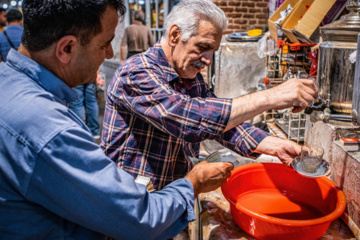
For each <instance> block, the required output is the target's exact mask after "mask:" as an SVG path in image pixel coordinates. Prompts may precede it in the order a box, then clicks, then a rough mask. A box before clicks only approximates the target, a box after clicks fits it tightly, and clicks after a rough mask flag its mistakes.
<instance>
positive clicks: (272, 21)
mask: <svg viewBox="0 0 360 240" xmlns="http://www.w3.org/2000/svg"><path fill="white" fill-rule="evenodd" d="M298 2H299V0H285V2H283V3H282V4H281V5H280V7H279V8H278V9H277V10H276V11H275V12H274V14H273V15H271V17H270V18H269V19H268V26H269V32H270V36H271V37H272V38H274V39H275V40H278V30H280V29H281V27H280V25H279V24H277V23H276V21H277V20H278V19H279V18H280V17H281V15H280V12H283V11H285V10H286V9H287V7H288V5H289V4H290V6H291V7H292V8H293V10H294V8H295V6H296V4H297V3H298ZM291 13H292V11H291V12H290V14H288V15H287V16H286V17H285V19H284V20H283V21H285V20H286V19H287V18H289V17H290V15H291ZM280 24H281V23H280Z"/></svg>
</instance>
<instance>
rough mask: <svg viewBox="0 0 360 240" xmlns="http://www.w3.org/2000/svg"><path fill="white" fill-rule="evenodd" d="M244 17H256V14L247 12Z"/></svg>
mask: <svg viewBox="0 0 360 240" xmlns="http://www.w3.org/2000/svg"><path fill="white" fill-rule="evenodd" d="M243 18H248V19H254V18H255V15H254V14H251V13H246V14H244V15H243Z"/></svg>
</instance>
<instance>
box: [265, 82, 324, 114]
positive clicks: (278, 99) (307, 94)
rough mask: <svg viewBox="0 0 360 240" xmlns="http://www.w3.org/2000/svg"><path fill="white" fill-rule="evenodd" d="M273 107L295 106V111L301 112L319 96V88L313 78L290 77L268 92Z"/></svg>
mask: <svg viewBox="0 0 360 240" xmlns="http://www.w3.org/2000/svg"><path fill="white" fill-rule="evenodd" d="M266 93H267V95H268V100H269V102H270V103H272V105H273V107H272V109H284V108H289V107H293V110H292V111H293V113H297V112H301V111H302V110H303V109H305V108H306V107H307V106H308V105H309V104H310V103H311V102H312V100H313V99H314V98H315V99H316V98H317V97H318V88H317V87H316V85H315V83H314V81H313V80H311V79H294V78H293V79H290V80H288V81H286V82H284V83H282V84H280V85H278V86H276V87H274V88H271V89H269V90H268V91H267V92H266Z"/></svg>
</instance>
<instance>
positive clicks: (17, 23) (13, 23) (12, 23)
mask: <svg viewBox="0 0 360 240" xmlns="http://www.w3.org/2000/svg"><path fill="white" fill-rule="evenodd" d="M11 25H16V26H22V24H21V22H11V23H9V24H8V26H11Z"/></svg>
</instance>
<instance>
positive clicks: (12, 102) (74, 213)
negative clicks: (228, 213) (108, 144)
mask: <svg viewBox="0 0 360 240" xmlns="http://www.w3.org/2000/svg"><path fill="white" fill-rule="evenodd" d="M75 98H76V94H74V91H73V90H72V89H71V88H69V87H68V86H67V85H65V84H64V83H63V82H62V81H61V80H60V79H59V78H57V77H56V76H55V75H53V74H52V73H51V72H49V71H47V70H46V69H45V68H43V67H41V66H40V65H38V64H37V63H36V62H34V61H33V60H31V59H29V58H27V57H25V56H24V55H22V54H20V53H18V52H15V51H14V50H11V51H10V53H9V55H8V61H7V62H2V63H0V99H1V100H0V101H1V102H0V239H86V240H90V239H106V238H107V237H108V236H111V237H114V238H117V239H168V238H171V237H173V236H174V235H176V234H177V233H178V232H180V231H181V230H182V229H183V228H184V227H185V226H186V225H187V223H188V221H191V220H194V219H195V215H194V212H193V199H194V194H193V187H192V185H191V183H190V181H188V180H186V179H180V180H177V181H175V182H173V183H171V184H169V185H168V186H167V187H166V188H164V189H163V190H162V191H156V192H153V193H149V192H148V191H147V190H146V187H145V186H143V185H140V184H136V183H134V179H133V177H132V176H130V175H129V174H127V173H126V172H124V171H123V170H121V169H120V168H118V167H116V165H115V163H114V162H113V161H112V160H110V159H109V158H108V157H106V156H105V155H104V153H103V151H102V150H101V148H100V147H99V146H98V145H97V144H96V143H95V142H94V140H93V138H92V135H91V133H90V131H89V130H88V128H87V127H86V126H85V124H84V123H83V121H82V120H81V119H80V118H78V117H77V116H76V115H75V114H74V112H72V111H71V110H70V109H68V108H67V107H66V105H65V104H67V103H69V102H71V101H73V100H74V99H75Z"/></svg>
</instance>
